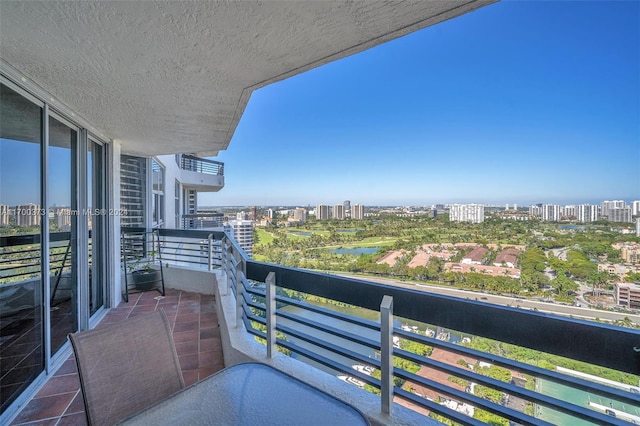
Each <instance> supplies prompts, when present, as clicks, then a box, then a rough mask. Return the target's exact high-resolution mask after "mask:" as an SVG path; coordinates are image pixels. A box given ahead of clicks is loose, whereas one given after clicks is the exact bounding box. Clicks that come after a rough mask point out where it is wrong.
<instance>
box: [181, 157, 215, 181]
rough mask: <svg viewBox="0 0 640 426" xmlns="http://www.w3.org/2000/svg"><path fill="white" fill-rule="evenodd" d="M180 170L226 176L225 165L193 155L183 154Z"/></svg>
mask: <svg viewBox="0 0 640 426" xmlns="http://www.w3.org/2000/svg"><path fill="white" fill-rule="evenodd" d="M180 168H181V169H182V170H189V171H192V172H198V173H205V174H208V175H216V176H224V163H221V162H219V161H214V160H208V159H206V158H200V157H196V156H193V155H187V154H182V156H181V158H180Z"/></svg>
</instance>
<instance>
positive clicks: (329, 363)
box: [245, 319, 484, 425]
mask: <svg viewBox="0 0 640 426" xmlns="http://www.w3.org/2000/svg"><path fill="white" fill-rule="evenodd" d="M245 328H246V329H247V331H248V332H249V333H250V334H253V335H255V336H259V337H262V338H263V339H264V338H266V333H264V332H261V331H259V330H256V329H254V328H253V327H251V324H250V322H249V321H248V319H245ZM277 342H278V345H279V346H281V347H283V348H286V349H289V350H290V351H292V352H295V353H297V354H299V355H302V356H304V357H305V358H308V359H310V360H313V361H315V362H317V363H319V364H322V365H324V366H325V367H329V368H331V369H333V370H335V371H339V372H341V373H345V374H346V375H349V376H352V377H356V378H358V380H361V381H364V382H366V383H369V384H370V385H372V386H374V387H376V388H377V389H380V380H378V379H376V378H375V377H371V376H366V375H365V374H362V373H359V372H358V371H355V370H353V369H349V368H347V367H345V366H343V365H342V364H340V363H338V362H336V361H333V360H330V359H328V358H326V357H323V356H321V355H318V354H316V353H314V352H311V351H309V350H307V349H305V348H302V347H300V346H298V345H296V344H294V343H292V342H289V341H285V340H281V339H277ZM312 343H313V342H312ZM377 367H378V369H379V368H380V366H379V365H378V366H377ZM365 376H366V377H365ZM398 392H399V389H398V388H397V387H396V388H395V389H394V394H396V393H398ZM403 392H404V391H403ZM414 397H415V396H414ZM411 400H412V402H414V403H416V404H417V405H420V406H422V407H425V408H428V409H430V410H431V411H434V412H436V413H438V414H440V415H443V416H445V417H447V418H450V419H453V420H455V421H456V422H458V423H460V424H464V425H484V423H483V422H480V421H478V420H475V419H473V418H470V417H468V416H465V415H464V414H461V413H458V412H457V411H455V410H451V409H449V408H448V407H445V406H442V405H440V404H437V403H435V402H432V401H429V400H427V399H424V398H419V397H415V398H411Z"/></svg>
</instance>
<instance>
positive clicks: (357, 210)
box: [351, 204, 364, 220]
mask: <svg viewBox="0 0 640 426" xmlns="http://www.w3.org/2000/svg"><path fill="white" fill-rule="evenodd" d="M351 218H352V219H357V220H362V219H364V206H363V205H360V204H354V205H353V208H352V209H351Z"/></svg>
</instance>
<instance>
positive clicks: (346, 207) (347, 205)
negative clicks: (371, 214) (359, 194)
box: [342, 200, 351, 215]
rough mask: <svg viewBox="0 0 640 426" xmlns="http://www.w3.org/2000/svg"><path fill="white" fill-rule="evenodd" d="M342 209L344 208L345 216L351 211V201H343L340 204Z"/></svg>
mask: <svg viewBox="0 0 640 426" xmlns="http://www.w3.org/2000/svg"><path fill="white" fill-rule="evenodd" d="M342 207H344V213H345V215H346V214H347V213H348V212H350V211H351V201H349V200H344V201H343V202H342Z"/></svg>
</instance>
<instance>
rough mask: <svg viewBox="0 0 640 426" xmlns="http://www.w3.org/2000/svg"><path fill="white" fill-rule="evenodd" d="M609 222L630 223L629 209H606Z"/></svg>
mask: <svg viewBox="0 0 640 426" xmlns="http://www.w3.org/2000/svg"><path fill="white" fill-rule="evenodd" d="M607 217H608V218H609V222H624V223H629V222H631V207H613V208H609V209H608V214H607Z"/></svg>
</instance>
